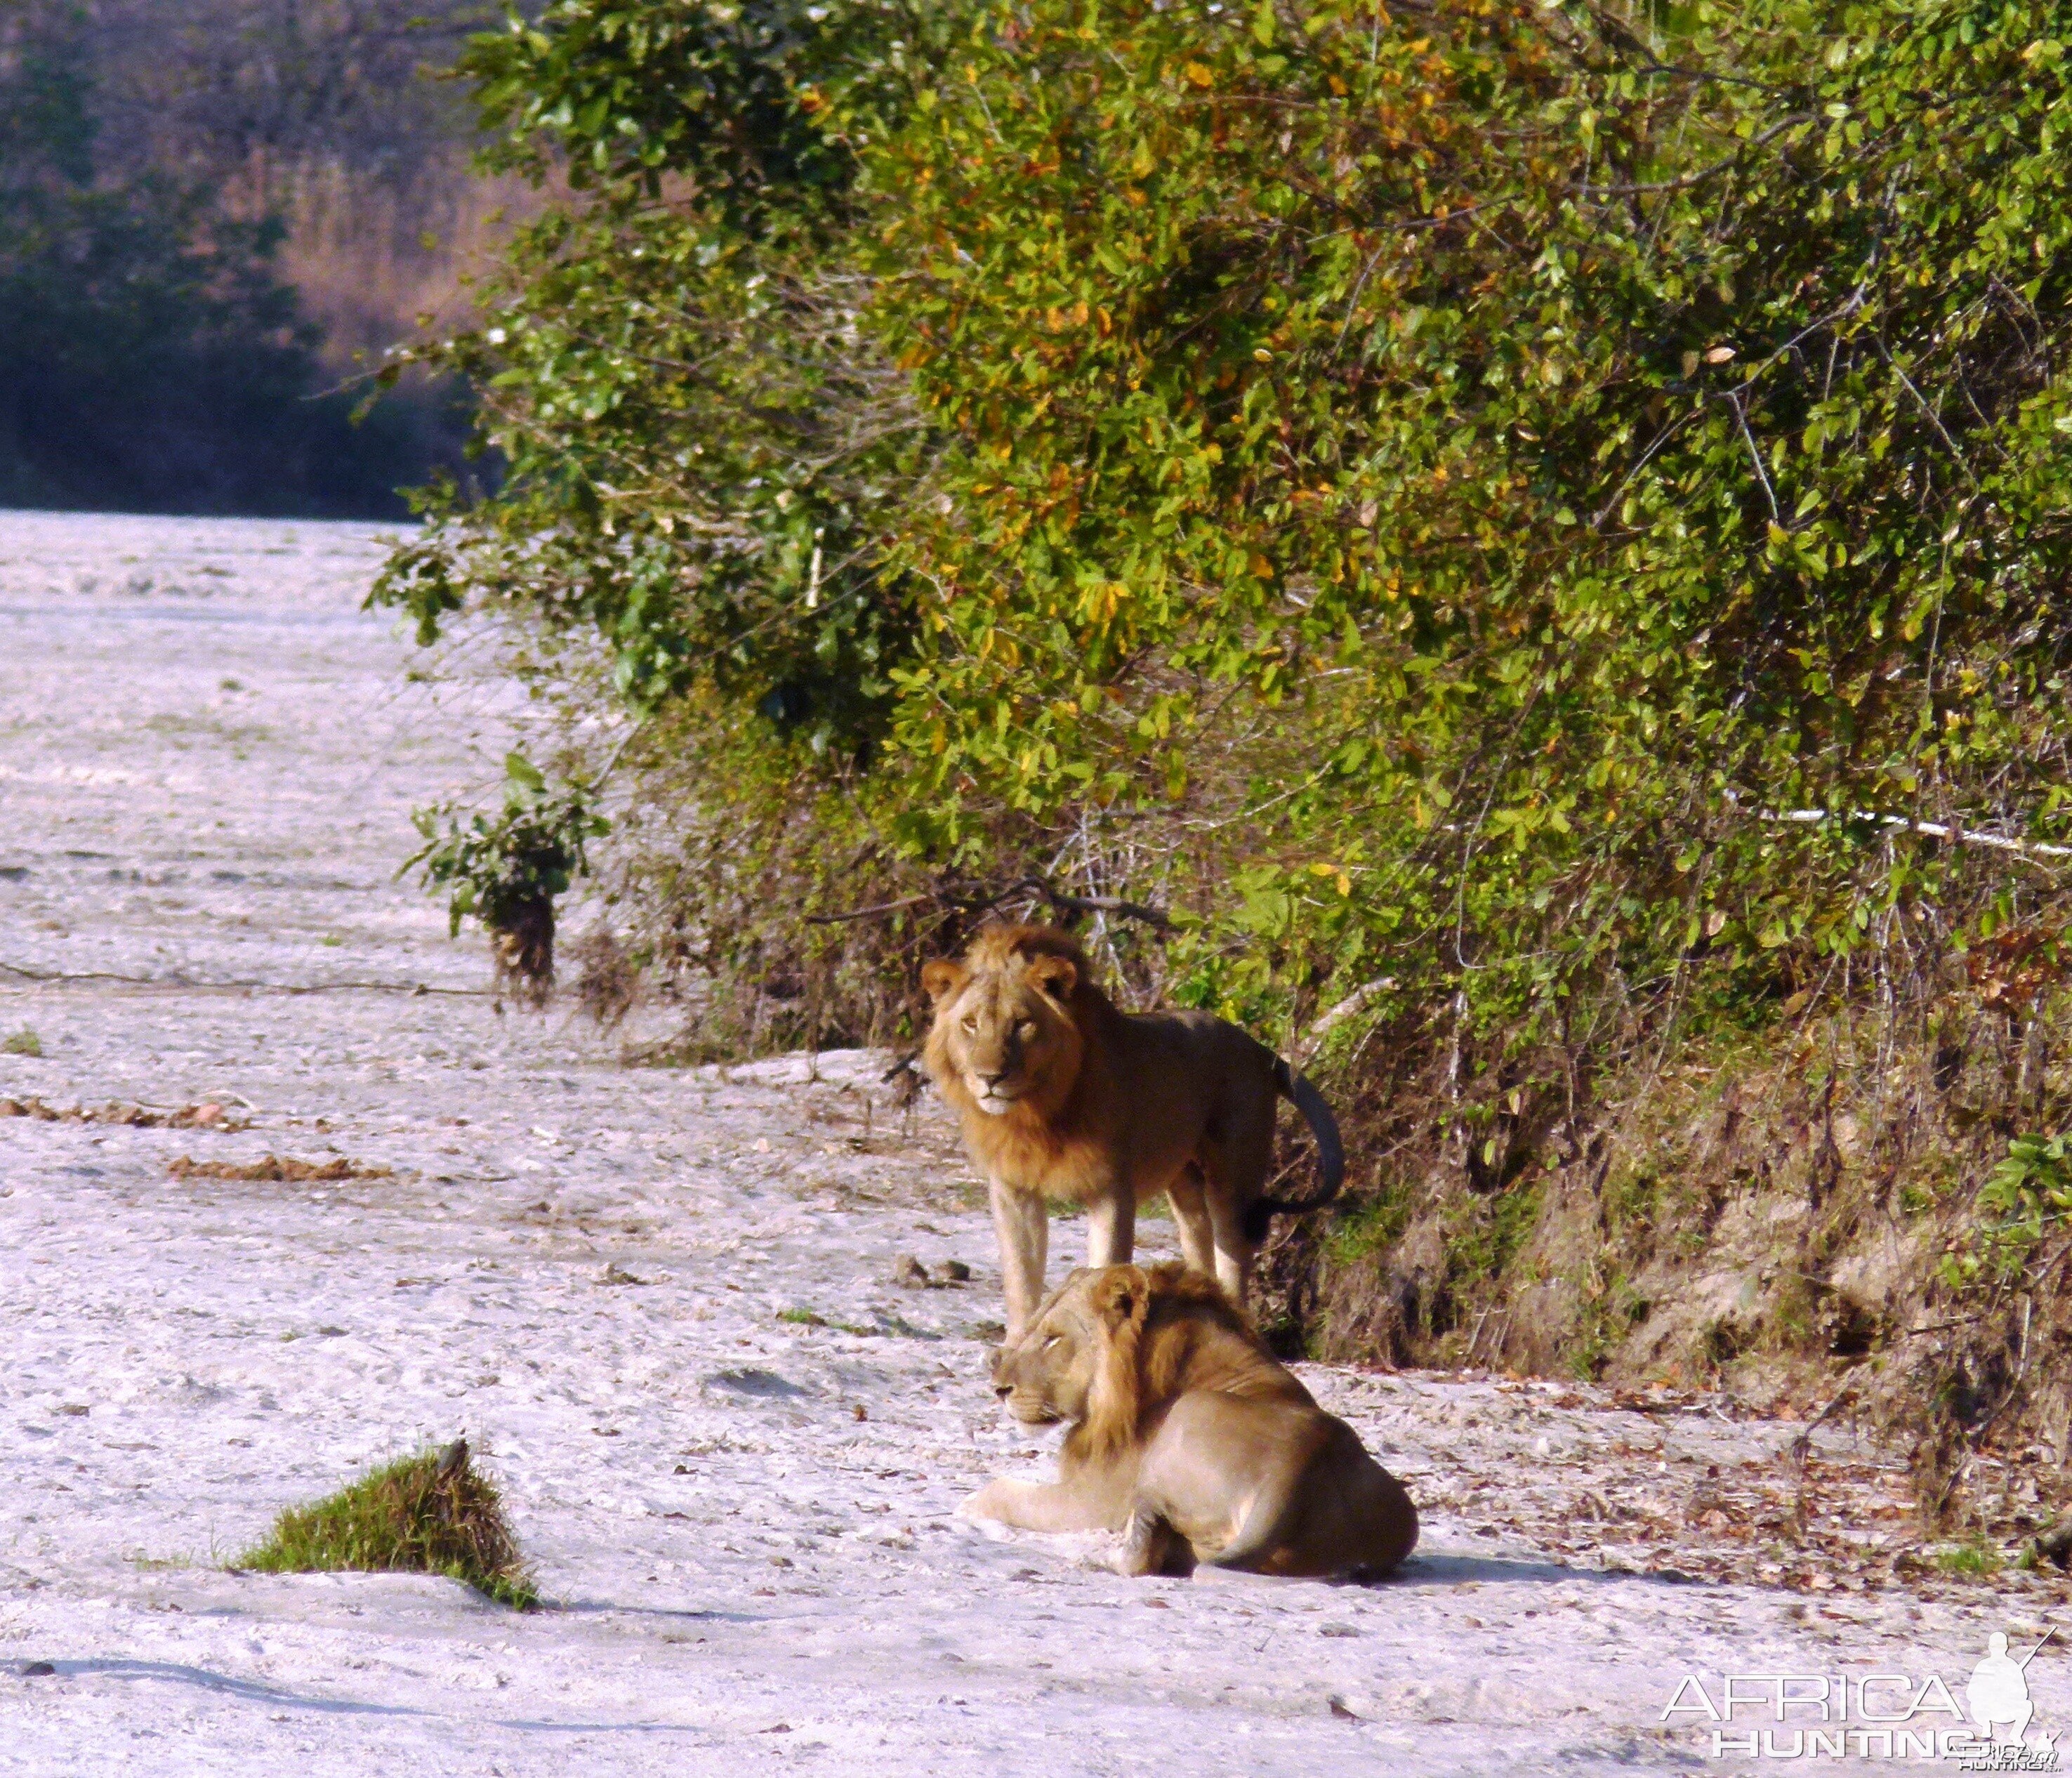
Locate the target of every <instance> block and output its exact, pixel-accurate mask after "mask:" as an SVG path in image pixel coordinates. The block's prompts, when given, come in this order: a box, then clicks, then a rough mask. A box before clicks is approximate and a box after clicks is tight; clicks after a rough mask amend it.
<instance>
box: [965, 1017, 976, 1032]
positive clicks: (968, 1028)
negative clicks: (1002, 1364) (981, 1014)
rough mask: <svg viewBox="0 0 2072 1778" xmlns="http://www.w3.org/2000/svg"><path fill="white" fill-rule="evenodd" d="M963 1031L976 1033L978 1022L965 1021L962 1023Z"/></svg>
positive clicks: (973, 1020)
mask: <svg viewBox="0 0 2072 1778" xmlns="http://www.w3.org/2000/svg"><path fill="white" fill-rule="evenodd" d="M964 1029H965V1030H966V1031H976V1030H977V1029H978V1020H977V1019H966V1020H965V1021H964Z"/></svg>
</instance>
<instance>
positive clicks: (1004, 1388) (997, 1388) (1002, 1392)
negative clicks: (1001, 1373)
mask: <svg viewBox="0 0 2072 1778" xmlns="http://www.w3.org/2000/svg"><path fill="white" fill-rule="evenodd" d="M993 1393H994V1394H995V1395H997V1396H998V1397H1000V1398H1001V1401H1005V1400H1006V1399H1007V1398H1008V1397H1009V1396H1010V1395H1012V1394H1013V1393H1014V1385H1013V1384H1012V1383H996V1384H994V1385H993Z"/></svg>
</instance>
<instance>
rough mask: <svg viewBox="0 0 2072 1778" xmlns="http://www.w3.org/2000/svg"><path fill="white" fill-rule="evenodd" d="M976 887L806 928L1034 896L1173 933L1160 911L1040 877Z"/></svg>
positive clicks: (983, 908)
mask: <svg viewBox="0 0 2072 1778" xmlns="http://www.w3.org/2000/svg"><path fill="white" fill-rule="evenodd" d="M976 888H977V886H976V885H962V884H944V885H943V886H941V887H938V888H935V889H931V890H927V891H923V893H921V894H919V895H902V896H901V897H900V898H899V899H898V900H897V901H882V902H879V903H877V904H876V905H875V906H874V907H870V908H851V909H850V910H849V912H847V913H845V914H808V915H807V916H806V924H808V925H809V926H836V925H841V924H845V923H846V922H847V921H849V920H874V919H876V918H877V917H878V916H880V915H881V914H896V913H898V912H900V911H901V910H902V909H903V908H921V907H925V906H927V904H928V903H931V902H932V903H935V905H936V906H938V907H941V908H955V909H956V910H957V911H958V912H960V913H966V914H985V913H989V912H992V911H993V909H994V908H997V907H998V906H1000V904H1001V903H1002V902H1006V901H1012V900H1013V899H1014V898H1015V897H1016V896H1017V895H1041V896H1042V898H1043V899H1045V900H1046V901H1047V902H1049V903H1050V905H1051V906H1052V907H1053V908H1059V909H1062V910H1063V911H1064V912H1067V913H1074V914H1119V915H1120V916H1122V917H1123V918H1124V919H1125V920H1142V921H1143V922H1144V923H1145V924H1146V925H1147V926H1153V927H1156V928H1157V929H1158V930H1159V931H1160V932H1170V931H1171V930H1172V929H1173V920H1172V916H1170V914H1168V913H1166V912H1165V910H1164V909H1163V908H1147V907H1145V905H1144V903H1141V902H1136V901H1124V900H1123V899H1120V897H1119V896H1116V895H1071V894H1068V893H1067V891H1064V890H1063V889H1060V888H1059V887H1057V886H1056V884H1054V883H1051V882H1050V880H1049V879H1047V878H1044V877H1023V878H1022V879H1021V880H1020V881H1019V882H1016V883H1009V884H1008V885H1007V887H1005V888H1004V889H1000V890H997V891H994V892H993V893H992V894H990V895H980V894H978V893H976Z"/></svg>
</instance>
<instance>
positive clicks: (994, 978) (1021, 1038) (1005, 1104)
mask: <svg viewBox="0 0 2072 1778" xmlns="http://www.w3.org/2000/svg"><path fill="white" fill-rule="evenodd" d="M929 968H930V969H931V971H939V972H940V973H934V974H931V975H929V976H928V977H926V979H927V985H928V990H929V992H930V993H931V994H933V995H934V996H935V1037H936V1042H935V1044H933V1045H931V1047H935V1048H938V1049H939V1051H940V1052H941V1053H942V1055H943V1056H944V1058H945V1059H946V1060H948V1063H949V1064H950V1066H951V1067H952V1068H954V1069H955V1071H956V1076H957V1078H958V1080H960V1081H961V1082H962V1083H963V1084H964V1090H965V1091H966V1092H968V1093H970V1095H971V1096H972V1101H973V1102H974V1103H975V1104H976V1105H977V1106H978V1108H979V1109H980V1110H981V1111H983V1112H985V1113H986V1114H987V1115H988V1116H989V1117H1001V1116H1004V1115H1005V1113H1007V1112H1009V1111H1010V1110H1012V1109H1013V1108H1014V1106H1015V1105H1017V1104H1018V1103H1020V1102H1021V1101H1023V1100H1025V1099H1029V1098H1031V1097H1038V1096H1050V1095H1054V1094H1056V1093H1059V1092H1060V1091H1062V1090H1063V1089H1065V1088H1067V1087H1069V1085H1070V1084H1071V1082H1072V1080H1074V1079H1075V1078H1076V1077H1077V1076H1078V1073H1079V1060H1080V1057H1081V1056H1082V1055H1083V1052H1084V1048H1085V1044H1084V1041H1083V1039H1082V1038H1081V1037H1080V1035H1079V1027H1078V1026H1077V1025H1075V1023H1073V1022H1072V1017H1071V1013H1070V1012H1069V1011H1068V1010H1067V1006H1066V1001H1067V997H1068V996H1069V995H1070V994H1071V990H1072V985H1073V982H1074V980H1075V974H1076V972H1075V970H1074V969H1073V968H1072V965H1071V963H1069V962H1068V961H1066V960H1065V959H1063V958H1062V957H1034V958H1027V959H1025V958H1022V957H1009V958H1008V959H1007V960H1006V963H1005V967H1002V968H995V969H983V970H979V971H976V972H973V971H968V970H966V969H963V968H962V967H961V966H960V965H956V964H949V963H944V964H931V965H929Z"/></svg>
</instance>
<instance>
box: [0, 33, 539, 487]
mask: <svg viewBox="0 0 2072 1778" xmlns="http://www.w3.org/2000/svg"><path fill="white" fill-rule="evenodd" d="M487 18H488V9H487V8H485V7H483V6H480V5H479V4H477V3H475V0H315V3H310V0H301V3H298V0H101V3H100V4H97V5H91V6H88V5H80V4H76V3H73V0H0V502H4V503H6V504H18V505H38V506H79V507H88V508H131V509H136V510H143V511H183V512H252V513H269V514H271V513H300V514H308V515H313V516H328V517H388V516H392V515H395V516H400V515H401V513H402V512H403V511H404V510H405V508H404V504H403V502H402V501H401V498H400V496H398V495H397V492H396V490H397V488H398V487H399V486H402V485H407V484H415V483H417V482H421V481H423V480H425V479H426V478H427V477H428V476H429V475H431V474H432V473H434V471H436V470H438V469H439V468H442V467H446V468H450V469H451V470H453V471H454V472H455V473H456V474H460V475H463V477H465V475H466V474H467V471H468V468H469V466H468V465H467V463H465V462H464V460H463V454H462V447H463V443H464V442H465V439H466V436H467V424H468V419H467V415H468V409H467V403H466V401H465V399H464V397H463V396H462V395H461V394H460V393H459V387H460V385H458V384H456V383H455V382H454V381H451V380H450V379H449V380H447V381H445V382H443V383H434V382H432V381H426V380H420V381H417V382H416V383H414V384H408V385H405V386H404V387H402V388H401V389H397V391H395V392H393V393H390V394H389V396H387V397H384V399H383V400H382V401H380V402H378V403H376V405H374V406H373V407H372V410H370V411H368V412H367V413H366V414H361V415H359V416H358V417H357V418H356V410H358V409H359V408H360V406H361V405H362V403H363V402H364V398H365V397H366V395H367V394H368V387H369V385H368V384H367V382H366V381H365V378H366V375H367V372H368V369H369V368H371V367H372V365H373V364H376V363H377V362H378V360H379V359H380V355H381V353H382V352H384V350H385V349H386V348H388V347H389V346H390V345H392V344H396V343H397V342H398V341H400V340H404V339H406V338H408V337H409V336H411V335H413V334H414V333H415V332H416V331H417V329H418V326H419V323H420V321H421V319H430V320H434V321H437V320H442V319H446V318H448V317H450V316H454V315H458V314H459V313H461V312H463V311H464V309H465V303H464V293H463V286H462V283H461V278H462V275H463V269H464V265H465V264H466V262H467V259H468V257H470V255H471V253H475V252H476V251H477V250H478V249H479V247H480V245H482V244H483V242H485V241H487V240H488V239H489V238H490V237H491V233H492V232H493V224H492V222H491V215H492V212H493V211H494V208H495V204H496V203H497V202H498V201H499V193H498V191H496V190H495V188H494V187H492V186H491V185H489V184H487V183H481V182H478V181H476V180H475V179H473V178H472V176H471V173H470V171H469V163H470V158H471V149H472V140H473V136H472V126H471V121H470V117H469V115H468V112H467V108H466V107H465V106H463V105H460V104H458V103H457V102H456V97H455V95H454V92H453V89H452V88H450V87H449V86H448V85H446V84H443V83H441V82H439V81H438V80H436V79H434V78H433V77H432V75H431V71H432V70H434V69H435V68H438V67H441V66H443V65H445V64H446V63H448V62H450V60H452V58H453V56H454V55H455V54H456V53H457V51H458V47H459V45H460V43H461V41H462V39H463V37H464V36H465V35H467V32H468V31H471V30H473V29H477V28H479V27H481V26H482V25H483V24H484V23H486V22H487Z"/></svg>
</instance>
